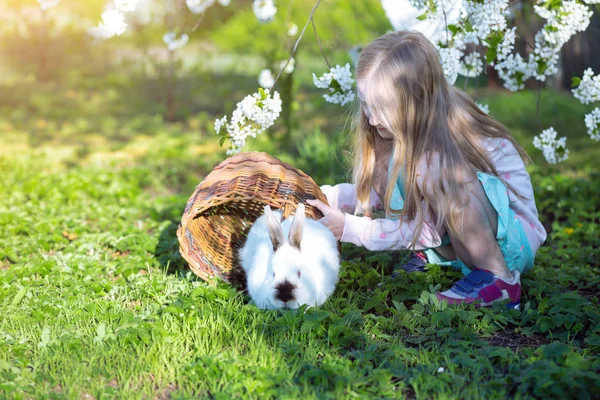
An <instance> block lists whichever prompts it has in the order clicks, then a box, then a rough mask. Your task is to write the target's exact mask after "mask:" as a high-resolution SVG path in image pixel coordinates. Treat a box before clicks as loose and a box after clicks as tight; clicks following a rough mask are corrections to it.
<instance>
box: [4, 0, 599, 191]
mask: <svg viewBox="0 0 600 400" xmlns="http://www.w3.org/2000/svg"><path fill="white" fill-rule="evenodd" d="M276 5H277V7H278V12H277V14H276V16H275V18H274V19H273V20H272V21H270V22H268V23H261V22H259V21H258V20H257V18H256V17H255V16H254V15H253V12H252V1H251V0H233V1H232V3H231V4H230V5H229V6H228V7H222V6H220V5H218V4H215V5H213V6H212V7H210V8H208V9H207V11H206V12H205V13H204V14H202V15H200V16H198V15H194V14H192V13H191V12H190V11H189V9H188V8H187V7H186V6H185V2H184V1H183V0H173V1H171V2H156V1H151V0H144V1H143V2H142V4H140V5H139V6H138V9H137V10H136V11H135V12H134V13H129V14H128V20H127V22H128V24H129V26H130V27H129V30H128V32H126V33H125V34H124V35H122V36H120V37H115V38H111V39H109V40H104V41H103V40H97V39H94V38H93V37H92V36H90V35H89V34H88V29H89V28H90V27H93V26H95V25H97V24H98V21H99V18H100V14H101V13H102V10H103V9H104V7H105V6H106V2H105V1H104V0H88V1H86V2H81V1H76V0H62V1H61V2H60V3H59V4H58V5H57V6H56V7H53V8H50V9H49V10H45V11H42V10H41V9H40V6H39V4H38V2H37V1H35V0H4V1H3V2H2V3H0V133H1V134H2V136H3V138H4V139H5V140H4V141H5V143H7V144H6V147H5V149H4V151H10V149H12V147H11V146H17V147H18V146H25V147H31V148H40V149H46V148H51V149H52V151H53V152H55V153H60V152H59V151H58V148H60V147H64V148H69V149H70V151H71V152H73V154H74V155H73V156H72V158H73V160H71V162H85V161H86V160H88V159H89V158H90V157H92V156H93V155H94V154H95V153H97V152H115V151H118V150H120V149H123V148H124V147H126V146H128V145H130V144H131V143H136V141H137V140H141V139H143V140H155V141H157V143H158V142H160V141H162V142H163V143H162V148H163V149H166V148H167V147H168V144H167V143H169V141H174V140H179V141H180V144H177V145H176V146H178V147H177V148H180V147H181V150H182V151H184V150H185V146H186V145H185V144H187V146H190V147H192V146H199V145H203V146H204V145H206V146H209V147H213V146H214V145H215V143H216V136H215V135H214V128H213V124H214V120H215V118H219V117H221V116H223V115H225V114H230V113H231V111H232V110H233V109H234V107H235V104H236V103H237V102H238V101H240V100H241V99H242V98H243V97H244V96H246V95H248V94H251V93H254V92H255V91H256V90H257V88H258V82H257V78H258V75H259V73H260V71H261V70H263V69H264V68H269V69H271V71H272V72H273V75H274V76H275V75H277V73H278V72H279V69H280V65H281V62H283V61H285V60H286V59H287V57H289V55H290V54H291V50H292V47H293V45H294V43H295V41H296V39H297V37H298V34H299V32H300V30H301V29H302V27H303V25H304V23H305V21H306V18H307V17H308V15H309V14H310V11H311V9H312V7H313V6H314V4H313V2H305V1H299V0H280V1H277V2H276ZM527 9H528V7H527V2H525V6H524V7H523V10H525V11H526V10H527ZM525 11H524V12H525ZM524 15H525V16H527V14H526V13H525V14H524ZM528 21H529V22H528ZM594 21H596V20H594ZM520 23H521V24H525V25H527V24H535V23H537V22H536V21H533V20H531V18H530V19H527V18H525V17H524V18H522V21H521V22H520ZM292 24H295V25H296V26H297V27H298V33H296V34H295V35H292V36H290V35H288V30H289V28H290V26H291V25H292ZM315 24H316V27H317V30H318V35H319V38H320V40H321V43H322V46H323V52H324V53H325V54H326V56H327V58H328V60H329V62H330V64H332V65H334V64H340V65H344V64H345V63H347V62H349V63H352V58H351V57H350V54H349V53H350V51H352V50H353V49H354V48H355V47H356V46H361V45H365V44H367V43H369V42H370V41H372V40H373V39H375V38H376V37H378V36H380V35H382V34H384V33H386V32H388V31H389V30H391V25H390V23H389V21H388V19H387V17H386V15H385V13H384V10H383V8H382V6H381V3H380V1H379V0H356V1H351V2H349V1H343V0H327V1H323V2H322V3H321V4H320V6H319V8H318V9H317V12H316V14H315ZM167 30H173V31H174V32H177V33H184V32H186V33H188V34H189V35H190V42H189V44H188V45H187V46H185V47H183V48H181V49H178V50H176V51H174V52H169V51H168V50H167V48H166V45H165V43H164V42H163V40H162V36H163V35H164V33H165V32H166V31H167ZM589 31H590V33H588V32H586V33H585V35H588V36H585V35H578V36H576V37H575V38H574V39H573V41H574V43H575V45H574V46H575V47H576V48H578V49H579V50H578V51H575V50H573V49H574V47H573V46H572V47H571V48H569V47H568V46H567V50H565V51H567V52H570V53H569V54H571V55H572V56H571V57H570V58H569V57H563V58H564V59H566V61H565V60H563V71H566V70H567V69H568V68H566V67H565V66H564V64H565V62H568V61H569V59H570V60H571V61H573V60H575V59H577V60H581V59H584V60H587V61H588V62H594V58H593V57H595V56H594V55H593V54H592V53H593V48H594V46H593V45H590V40H591V39H590V37H591V36H590V35H592V36H593V34H594V32H596V31H597V21H596V22H593V23H592V26H590V28H589ZM594 40H595V41H596V42H597V39H594ZM596 42H593V43H596ZM577 43H579V44H577ZM582 43H584V44H585V46H583V45H582ZM573 54H575V55H577V57H576V56H575V55H573ZM327 69H328V68H327V64H326V62H325V60H324V58H323V56H322V54H321V50H320V48H319V44H318V41H317V38H316V37H315V34H314V32H313V29H312V27H311V26H310V25H309V26H308V28H307V30H306V32H305V35H304V37H303V39H302V41H301V42H300V44H299V46H298V50H297V53H296V60H295V68H294V71H293V72H292V73H291V74H287V73H283V74H282V77H281V78H280V79H279V81H278V82H277V85H276V87H275V89H276V90H278V91H280V93H281V94H282V98H283V100H284V102H283V105H284V111H283V115H282V117H281V118H280V119H279V120H278V121H277V123H276V124H275V126H274V127H272V128H271V129H270V130H269V131H268V132H267V134H266V135H264V137H261V138H258V139H257V140H255V141H252V142H249V145H248V149H249V150H252V149H255V150H264V151H269V152H270V153H272V154H274V155H277V156H279V157H280V158H282V159H284V160H286V161H290V162H293V163H294V164H295V165H297V166H298V167H299V168H301V169H304V170H305V171H306V172H307V173H309V174H311V175H312V176H313V177H314V178H315V179H316V180H317V181H318V182H319V183H331V182H335V181H340V180H347V179H349V172H350V171H349V166H348V163H347V161H348V160H349V156H350V151H351V147H350V140H349V138H350V136H351V135H350V132H349V117H351V116H352V114H353V112H354V110H355V104H351V105H350V106H347V107H340V106H338V105H333V104H329V103H327V102H326V101H325V100H324V99H323V98H322V97H321V95H322V92H321V91H320V90H319V89H317V88H316V87H315V86H314V85H313V83H312V74H313V73H316V74H317V75H321V74H322V73H324V72H325V71H327ZM572 69H573V68H572ZM563 75H564V74H563ZM562 78H564V77H562ZM562 78H561V79H562ZM494 79H495V78H494V76H493V75H490V76H489V77H488V78H487V79H486V78H484V79H483V80H481V81H480V82H478V83H475V82H474V81H473V80H471V81H470V82H468V86H467V91H468V92H469V93H470V94H471V95H472V96H473V97H475V98H476V99H477V100H478V101H480V102H483V103H488V104H489V105H490V113H491V115H492V116H494V117H496V118H497V119H499V120H500V121H501V122H503V123H504V124H506V125H507V126H508V128H509V129H510V131H511V133H512V134H513V135H514V136H515V137H516V138H517V140H518V141H519V142H520V143H521V144H522V145H524V146H525V148H526V149H527V150H528V151H529V152H530V154H531V156H532V158H533V160H534V162H535V165H534V166H532V168H533V169H534V170H535V169H540V170H541V171H542V172H548V171H563V172H566V171H570V172H569V173H572V174H575V175H581V174H583V175H587V174H589V173H590V172H591V171H592V170H593V165H594V161H595V159H596V158H597V157H598V155H599V150H598V148H599V146H594V143H593V142H591V141H590V140H589V138H588V137H587V135H586V133H585V125H584V121H583V116H584V115H585V113H586V112H589V111H590V110H591V108H592V107H591V106H590V107H588V106H583V105H581V104H579V102H578V101H577V100H575V99H573V98H572V96H571V95H570V93H569V92H568V88H565V87H562V86H561V85H557V84H552V85H550V86H552V89H546V90H544V91H543V93H542V101H541V104H540V118H539V120H540V121H539V122H538V120H537V118H536V116H535V113H536V91H535V90H532V91H523V92H520V93H516V94H514V93H510V92H507V91H505V90H504V89H501V88H499V87H498V86H497V83H495V81H494ZM555 83H556V82H555ZM457 85H458V86H459V87H463V85H464V81H461V80H460V79H459V81H458V82H457ZM548 126H554V127H555V128H556V129H557V131H558V132H559V135H561V136H562V135H565V136H567V138H568V142H567V144H568V147H569V148H570V149H571V158H570V159H569V160H568V161H567V162H566V163H564V164H562V165H560V166H549V165H547V164H546V163H545V161H544V160H543V157H542V156H541V154H540V152H539V151H537V150H536V149H534V148H533V146H532V145H531V140H532V137H533V136H534V135H535V134H537V133H539V132H540V131H541V130H542V129H543V128H545V127H548ZM159 138H160V139H159ZM165 151H166V150H165ZM207 157H211V160H210V161H209V162H206V163H205V168H204V170H202V171H195V172H196V173H197V175H198V176H201V175H202V174H204V173H206V172H207V171H206V169H210V168H211V167H212V166H214V165H216V164H217V163H218V162H219V161H221V160H222V159H224V158H225V154H224V149H219V148H218V147H217V146H214V151H211V152H209V154H207ZM186 190H189V188H187V189H186Z"/></svg>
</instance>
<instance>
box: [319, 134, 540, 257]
mask: <svg viewBox="0 0 600 400" xmlns="http://www.w3.org/2000/svg"><path fill="white" fill-rule="evenodd" d="M482 143H483V147H484V148H485V149H486V151H487V152H488V153H489V155H490V157H491V160H492V163H493V164H494V166H495V167H496V171H498V174H499V175H500V176H501V177H502V178H503V179H504V180H505V181H507V182H509V183H510V185H511V186H512V187H513V189H514V190H515V191H516V192H517V193H518V194H519V195H520V196H521V197H519V196H517V195H516V194H515V193H514V192H513V191H512V190H508V193H509V200H510V208H511V209H513V210H514V212H515V214H516V216H517V218H520V219H521V223H522V226H523V228H524V230H525V234H526V236H527V239H528V241H529V244H530V246H531V251H532V252H533V254H534V255H535V254H536V252H537V250H538V249H539V248H540V246H541V245H542V243H544V241H545V240H546V230H545V229H544V227H543V226H542V224H541V222H540V221H539V219H538V211H537V208H536V205H535V198H534V194H533V187H532V185H531V179H530V177H529V174H528V173H527V170H526V169H525V164H524V163H523V160H522V159H521V157H520V155H519V153H518V152H517V150H516V149H515V147H514V146H513V145H512V143H510V141H508V140H506V139H490V138H488V139H485V140H484V141H483V142H482ZM321 190H322V191H323V193H324V194H325V195H326V196H327V200H328V202H329V205H330V206H331V207H332V208H335V209H338V210H341V211H343V212H345V216H346V219H345V223H344V231H343V233H342V238H341V241H342V242H349V243H354V244H355V245H357V246H363V247H365V248H367V249H369V250H405V249H408V248H409V246H410V244H411V242H412V239H413V232H415V228H416V225H417V221H416V220H409V219H407V218H402V217H400V218H398V219H371V218H369V217H361V216H357V215H354V214H351V213H354V212H355V211H356V209H357V201H356V188H355V186H354V185H353V184H350V183H341V184H338V185H335V186H329V185H324V186H322V187H321ZM381 203H382V202H381V200H380V199H379V198H378V196H377V194H376V192H375V190H371V204H370V205H371V207H374V208H377V207H381ZM423 207H424V206H423ZM424 208H425V207H424ZM423 212H424V215H425V220H424V223H423V229H422V231H421V235H420V236H419V237H418V238H417V241H416V247H415V248H413V249H412V250H423V249H427V248H435V247H439V246H440V245H441V243H442V238H443V237H444V234H445V233H446V232H445V229H444V228H443V227H442V228H441V230H439V231H438V230H436V229H435V220H434V219H433V218H432V215H431V212H430V210H429V209H424V210H423Z"/></svg>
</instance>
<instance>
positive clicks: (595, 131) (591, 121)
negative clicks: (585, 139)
mask: <svg viewBox="0 0 600 400" xmlns="http://www.w3.org/2000/svg"><path fill="white" fill-rule="evenodd" d="M585 126H586V127H587V130H588V135H590V137H591V138H592V140H595V141H597V142H598V141H600V108H597V107H596V108H594V109H593V110H592V112H591V113H589V114H586V115H585Z"/></svg>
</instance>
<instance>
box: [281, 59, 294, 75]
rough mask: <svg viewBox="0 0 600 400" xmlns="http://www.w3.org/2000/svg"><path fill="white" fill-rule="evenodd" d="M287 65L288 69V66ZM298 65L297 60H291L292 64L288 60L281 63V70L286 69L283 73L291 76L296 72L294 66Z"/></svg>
mask: <svg viewBox="0 0 600 400" xmlns="http://www.w3.org/2000/svg"><path fill="white" fill-rule="evenodd" d="M286 63H287V67H286V65H285V64H286ZM295 64H296V60H295V59H294V58H293V57H292V58H290V62H289V63H288V62H287V60H283V61H281V62H280V63H279V69H282V68H284V67H285V69H284V70H283V72H285V73H286V74H291V73H292V72H294V65H295Z"/></svg>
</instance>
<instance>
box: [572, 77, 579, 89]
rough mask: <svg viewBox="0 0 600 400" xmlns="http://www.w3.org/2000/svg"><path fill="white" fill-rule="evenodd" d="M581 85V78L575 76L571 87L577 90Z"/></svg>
mask: <svg viewBox="0 0 600 400" xmlns="http://www.w3.org/2000/svg"><path fill="white" fill-rule="evenodd" d="M580 84H581V78H579V77H577V76H574V77H572V78H571V87H572V88H576V87H578V86H579V85H580Z"/></svg>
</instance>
